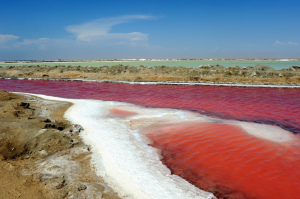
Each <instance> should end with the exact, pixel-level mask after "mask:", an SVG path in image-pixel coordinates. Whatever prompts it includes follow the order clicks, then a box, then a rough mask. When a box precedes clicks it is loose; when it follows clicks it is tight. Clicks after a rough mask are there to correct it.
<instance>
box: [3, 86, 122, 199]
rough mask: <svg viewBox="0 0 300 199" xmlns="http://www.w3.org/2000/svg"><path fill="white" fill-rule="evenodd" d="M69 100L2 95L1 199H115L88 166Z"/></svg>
mask: <svg viewBox="0 0 300 199" xmlns="http://www.w3.org/2000/svg"><path fill="white" fill-rule="evenodd" d="M70 106H71V103H68V102H57V101H51V100H45V99H40V98H38V97H33V96H30V95H23V94H22V95H20V94H14V93H8V92H6V91H0V124H1V125H0V167H1V169H0V179H1V183H0V195H1V197H2V198H30V199H32V198H39V199H40V198H53V199H54V198H110V199H111V198H112V199H113V198H119V197H118V196H117V194H116V193H115V192H113V191H112V190H111V189H110V188H109V187H108V186H107V185H106V184H105V183H104V181H103V179H101V178H100V177H98V176H97V175H95V171H94V168H93V167H92V166H91V163H90V159H91V157H90V156H91V151H90V147H89V146H87V145H85V144H84V143H83V142H82V140H81V138H80V137H79V134H80V132H81V131H82V130H83V129H82V127H81V126H80V125H75V124H70V122H69V121H67V120H66V119H64V118H63V115H64V112H65V111H66V110H67V109H68V108H69V107H70Z"/></svg>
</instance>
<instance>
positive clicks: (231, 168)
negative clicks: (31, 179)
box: [0, 80, 300, 198]
mask: <svg viewBox="0 0 300 199" xmlns="http://www.w3.org/2000/svg"><path fill="white" fill-rule="evenodd" d="M0 89H4V90H7V91H19V92H29V93H37V94H45V95H51V96H58V97H65V98H83V99H101V100H109V101H124V102H131V103H135V104H139V105H144V106H149V107H166V108H176V109H186V110H192V111H196V112H199V113H201V114H205V115H209V116H214V117H220V118H226V119H235V120H242V121H252V122H257V123H265V124H273V125H277V126H279V127H282V128H284V129H286V130H289V131H291V132H293V133H300V111H299V110H300V103H299V102H300V89H284V88H242V87H215V86H176V85H131V84H117V83H95V82H67V81H33V80H31V81H29V80H0ZM114 112H115V113H114V114H115V115H116V116H118V117H123V116H126V115H128V114H129V115H130V114H134V113H130V112H129V113H124V112H120V111H118V110H115V111H114ZM163 129H164V128H162V129H160V128H157V129H156V131H154V132H153V134H150V135H149V136H150V137H151V138H152V139H153V140H154V143H153V145H154V146H155V147H158V148H161V149H163V156H164V160H163V161H164V163H165V164H167V165H168V166H169V168H171V170H172V171H173V172H174V173H176V174H178V175H181V176H183V177H185V178H186V179H188V180H189V181H190V182H192V183H194V184H195V185H197V186H199V187H201V188H203V189H206V190H209V191H213V192H214V193H216V195H218V196H219V197H220V198H222V197H223V198H300V191H299V190H300V188H299V183H300V167H299V165H300V160H299V159H300V149H299V145H298V144H299V142H298V141H294V142H291V143H284V144H279V143H275V142H271V141H266V140H262V139H258V138H255V137H251V136H249V135H248V134H246V133H245V132H243V130H241V129H239V128H238V127H237V126H233V125H229V124H217V123H214V124H213V125H212V124H193V125H190V124H186V125H179V126H177V125H174V126H173V127H171V128H169V129H171V130H168V131H164V130H163Z"/></svg>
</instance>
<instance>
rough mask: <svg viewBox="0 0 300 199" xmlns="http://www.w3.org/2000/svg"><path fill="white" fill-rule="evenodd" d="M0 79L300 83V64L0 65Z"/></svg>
mask: <svg viewBox="0 0 300 199" xmlns="http://www.w3.org/2000/svg"><path fill="white" fill-rule="evenodd" d="M0 78H41V79H81V80H108V81H134V82H141V81H146V82H147V81H154V82H157V81H175V82H180V81H185V82H204V83H205V82H215V83H244V84H270V85H300V67H299V66H291V67H289V68H286V69H283V70H275V69H273V68H271V67H269V66H265V65H257V66H255V67H247V68H240V67H239V66H234V67H229V68H225V67H223V66H220V65H209V66H201V67H198V68H185V67H168V66H155V67H145V66H139V67H134V66H124V65H116V66H103V67H89V66H88V67H80V66H63V65H58V66H53V67H52V66H46V65H42V66H39V65H38V66H35V65H26V66H7V67H1V66H0Z"/></svg>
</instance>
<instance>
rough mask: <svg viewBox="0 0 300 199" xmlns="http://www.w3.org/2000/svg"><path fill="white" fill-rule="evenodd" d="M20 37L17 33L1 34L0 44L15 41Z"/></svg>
mask: <svg viewBox="0 0 300 199" xmlns="http://www.w3.org/2000/svg"><path fill="white" fill-rule="evenodd" d="M17 39H19V37H18V36H15V35H2V34H0V44H4V43H6V42H10V41H15V40H17Z"/></svg>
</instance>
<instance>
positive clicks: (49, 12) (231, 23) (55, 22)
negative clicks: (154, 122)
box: [0, 0, 300, 60]
mask: <svg viewBox="0 0 300 199" xmlns="http://www.w3.org/2000/svg"><path fill="white" fill-rule="evenodd" d="M299 10H300V1H299V0H273V1H271V0H251V1H250V0H248V1H246V0H173V1H169V0H159V1H158V0H151V1H148V0H140V1H135V0H127V1H126V0H119V1H117V0H107V1H103V0H98V1H95V0H93V1H92V0H84V1H83V0H82V1H76V0H27V1H26V0H18V1H17V0H0V60H56V59H123V58H296V57H300V12H299Z"/></svg>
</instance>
